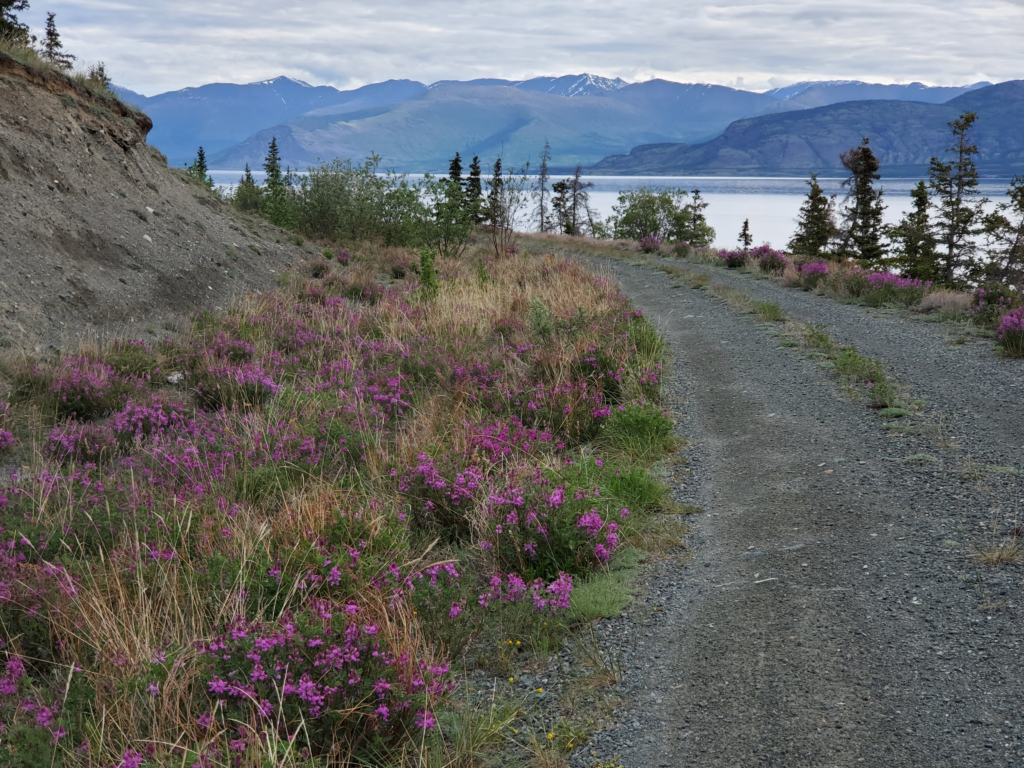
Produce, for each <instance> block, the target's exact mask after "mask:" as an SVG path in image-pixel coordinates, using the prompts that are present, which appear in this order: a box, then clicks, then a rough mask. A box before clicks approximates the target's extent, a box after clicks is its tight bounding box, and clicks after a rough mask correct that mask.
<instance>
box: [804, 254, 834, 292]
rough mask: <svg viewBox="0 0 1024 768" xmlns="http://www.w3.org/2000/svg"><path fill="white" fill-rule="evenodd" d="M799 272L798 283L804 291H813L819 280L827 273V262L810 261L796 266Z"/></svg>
mask: <svg viewBox="0 0 1024 768" xmlns="http://www.w3.org/2000/svg"><path fill="white" fill-rule="evenodd" d="M797 269H798V271H799V273H800V285H801V287H803V289H804V290H805V291H813V290H814V289H815V288H816V287H817V285H818V283H819V282H821V280H822V279H823V278H824V277H825V276H826V275H827V274H829V271H830V270H829V268H828V262H825V261H810V262H806V263H804V264H800V265H799V266H798V267H797Z"/></svg>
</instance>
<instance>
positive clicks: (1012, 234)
mask: <svg viewBox="0 0 1024 768" xmlns="http://www.w3.org/2000/svg"><path fill="white" fill-rule="evenodd" d="M1006 194H1007V196H1008V197H1009V198H1010V199H1009V201H1007V202H1005V203H1000V204H999V205H997V206H996V209H995V210H994V211H993V212H992V213H990V214H989V215H987V216H986V217H985V222H984V230H985V235H986V237H987V239H988V246H989V250H988V256H989V258H988V260H987V261H986V263H985V269H984V273H983V275H982V276H983V277H984V279H985V280H986V281H991V282H1000V283H1004V284H1011V285H1016V286H1018V288H1019V287H1020V286H1022V285H1024V176H1017V177H1016V178H1015V179H1014V180H1013V181H1011V182H1010V188H1009V189H1008V190H1007V191H1006Z"/></svg>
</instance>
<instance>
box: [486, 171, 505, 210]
mask: <svg viewBox="0 0 1024 768" xmlns="http://www.w3.org/2000/svg"><path fill="white" fill-rule="evenodd" d="M502 183H503V179H502V177H501V158H500V157H499V158H498V159H497V160H495V161H494V170H493V172H492V173H491V180H490V181H489V182H488V186H489V187H490V189H489V190H488V192H487V220H488V221H489V222H490V223H491V224H492V225H493V224H494V223H495V220H496V219H497V218H499V216H498V211H499V207H500V203H501V185H502Z"/></svg>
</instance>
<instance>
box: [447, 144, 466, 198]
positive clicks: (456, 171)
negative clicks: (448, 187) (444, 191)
mask: <svg viewBox="0 0 1024 768" xmlns="http://www.w3.org/2000/svg"><path fill="white" fill-rule="evenodd" d="M448 178H449V179H451V180H452V181H453V182H455V183H456V184H458V185H459V189H462V188H464V186H465V184H464V182H463V181H462V158H461V157H459V153H458V152H456V153H455V157H453V158H452V159H451V162H450V163H448Z"/></svg>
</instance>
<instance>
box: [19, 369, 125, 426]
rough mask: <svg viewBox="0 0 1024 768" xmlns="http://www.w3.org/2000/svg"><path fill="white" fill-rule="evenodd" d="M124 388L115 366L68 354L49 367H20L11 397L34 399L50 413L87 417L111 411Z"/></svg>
mask: <svg viewBox="0 0 1024 768" xmlns="http://www.w3.org/2000/svg"><path fill="white" fill-rule="evenodd" d="M123 390H124V387H123V385H122V384H121V382H120V380H119V379H118V377H117V374H116V373H115V372H114V369H113V367H112V366H110V365H108V364H107V363H99V362H96V361H94V360H92V359H91V358H88V357H75V356H68V357H62V358H60V360H59V361H58V362H57V363H56V364H55V365H54V366H53V367H52V368H50V369H48V370H44V369H41V368H39V367H37V366H34V365H32V364H29V365H27V366H26V368H24V369H23V370H21V371H19V372H18V373H17V374H16V375H15V382H14V392H13V397H12V401H14V402H24V401H34V402H35V403H36V405H37V406H38V407H39V409H40V410H41V411H42V412H43V414H44V416H47V417H52V418H56V419H67V418H77V419H79V420H82V421H88V420H92V419H96V418H99V417H101V416H105V415H106V414H108V413H110V411H111V410H113V408H114V407H115V405H116V404H117V401H118V399H119V397H120V395H121V393H122V392H123Z"/></svg>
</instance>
